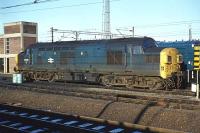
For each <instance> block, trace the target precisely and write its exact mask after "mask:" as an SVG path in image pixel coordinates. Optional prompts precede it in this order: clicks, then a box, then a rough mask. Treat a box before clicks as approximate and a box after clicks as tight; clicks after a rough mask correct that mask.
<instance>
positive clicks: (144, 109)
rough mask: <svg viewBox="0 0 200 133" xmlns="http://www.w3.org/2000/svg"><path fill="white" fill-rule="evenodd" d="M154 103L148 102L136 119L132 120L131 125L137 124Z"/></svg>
mask: <svg viewBox="0 0 200 133" xmlns="http://www.w3.org/2000/svg"><path fill="white" fill-rule="evenodd" d="M155 105H156V102H148V103H147V105H146V106H145V107H144V108H143V109H142V110H141V111H140V113H139V114H138V115H137V117H136V118H135V119H134V120H133V124H138V123H139V122H140V120H141V118H142V117H143V115H144V113H145V112H146V111H147V110H148V108H150V107H152V106H155Z"/></svg>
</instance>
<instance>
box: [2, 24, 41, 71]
mask: <svg viewBox="0 0 200 133" xmlns="http://www.w3.org/2000/svg"><path fill="white" fill-rule="evenodd" d="M3 29H4V34H3V35H0V73H4V74H7V73H13V72H14V67H15V66H16V56H17V55H18V54H19V53H20V52H22V51H23V50H24V49H26V48H27V47H28V46H29V45H31V44H34V43H36V42H37V40H38V26H37V23H33V22H24V21H20V22H12V23H5V24H4V27H3Z"/></svg>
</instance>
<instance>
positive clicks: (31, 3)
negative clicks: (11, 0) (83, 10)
mask: <svg viewBox="0 0 200 133" xmlns="http://www.w3.org/2000/svg"><path fill="white" fill-rule="evenodd" d="M52 1H58V0H34V1H33V2H27V3H23V4H17V5H12V6H5V7H1V8H0V9H9V8H14V7H20V6H28V5H33V4H39V3H46V2H52Z"/></svg>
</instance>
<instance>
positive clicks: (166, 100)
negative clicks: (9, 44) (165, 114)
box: [0, 81, 200, 110]
mask: <svg viewBox="0 0 200 133" xmlns="http://www.w3.org/2000/svg"><path fill="white" fill-rule="evenodd" d="M0 83H1V84H0V87H2V88H7V89H22V90H28V91H36V92H41V93H51V94H59V95H67V96H78V97H86V98H94V99H104V100H110V101H112V102H131V103H137V104H145V105H146V104H149V103H151V104H153V105H154V106H164V107H165V108H175V109H187V110H200V101H198V100H196V99H195V98H193V97H192V96H185V95H178V94H175V95H174V94H171V93H170V94H168V93H160V92H159V93H156V92H154V93H153V92H145V91H127V90H116V89H104V88H103V87H101V88H99V87H98V88H94V87H95V86H93V85H83V86H82V84H74V83H66V84H63V83H51V84H49V83H48V82H33V83H23V84H12V83H10V82H7V81H0Z"/></svg>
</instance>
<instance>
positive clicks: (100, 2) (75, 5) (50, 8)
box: [0, 0, 121, 15]
mask: <svg viewBox="0 0 200 133" xmlns="http://www.w3.org/2000/svg"><path fill="white" fill-rule="evenodd" d="M115 1H121V0H110V2H115ZM102 3H103V2H102V1H99V2H90V3H82V4H74V5H64V6H57V7H49V8H40V9H34V10H20V11H15V12H3V13H0V14H4V15H5V14H12V13H27V12H34V11H44V10H53V9H61V8H70V7H79V6H88V5H96V4H102Z"/></svg>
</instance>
